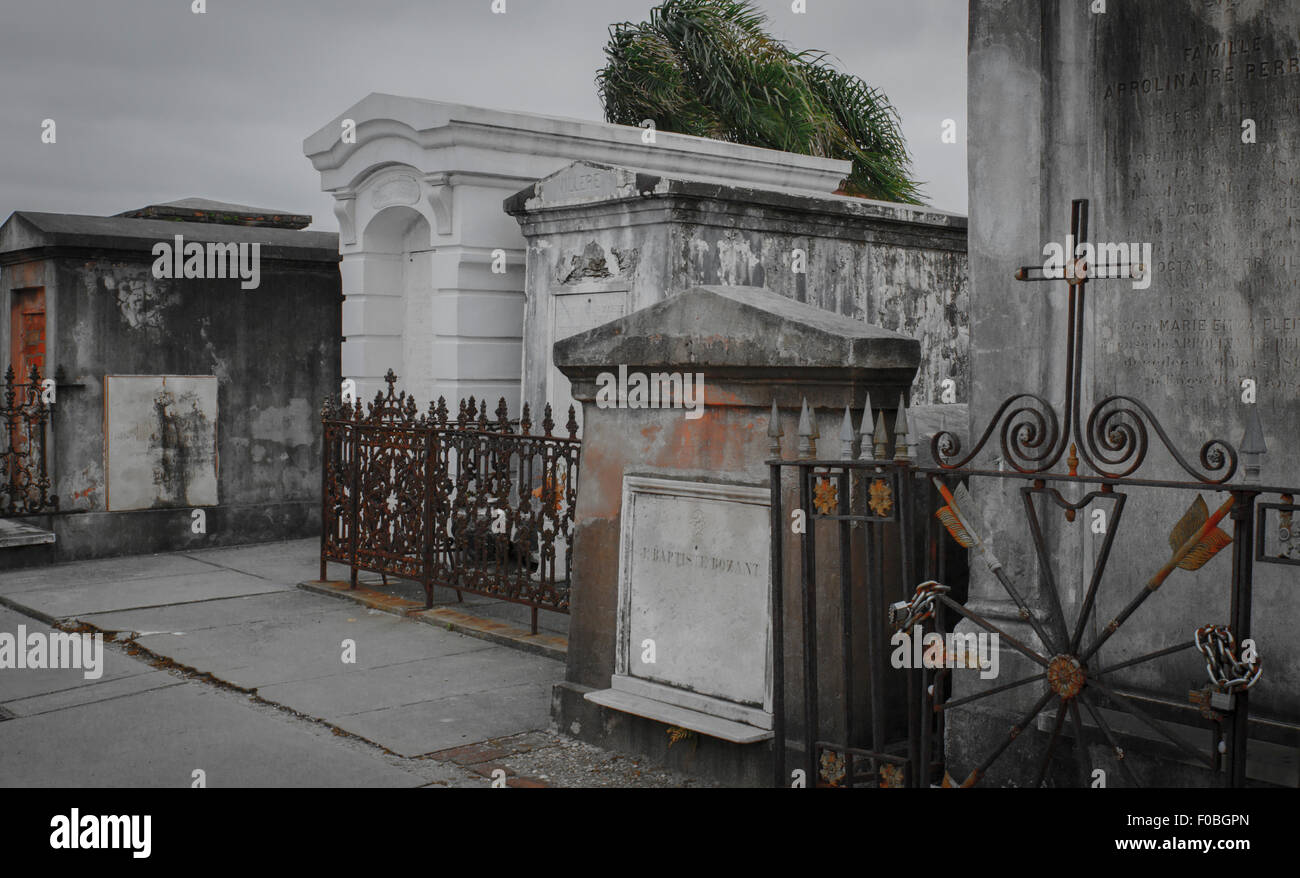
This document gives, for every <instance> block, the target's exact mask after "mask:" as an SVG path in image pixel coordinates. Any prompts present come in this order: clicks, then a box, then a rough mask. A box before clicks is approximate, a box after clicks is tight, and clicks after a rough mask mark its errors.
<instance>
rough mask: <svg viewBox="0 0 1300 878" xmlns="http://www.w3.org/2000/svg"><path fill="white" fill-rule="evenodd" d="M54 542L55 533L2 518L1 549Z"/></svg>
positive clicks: (0, 530)
mask: <svg viewBox="0 0 1300 878" xmlns="http://www.w3.org/2000/svg"><path fill="white" fill-rule="evenodd" d="M52 542H54V531H50V530H44V529H42V528H39V527H36V526H34V525H30V524H24V523H23V522H21V521H14V520H13V519H11V518H0V549H10V548H16V547H18V546H36V545H40V544H42V543H52Z"/></svg>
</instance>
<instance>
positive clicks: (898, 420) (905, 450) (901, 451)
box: [894, 393, 912, 460]
mask: <svg viewBox="0 0 1300 878" xmlns="http://www.w3.org/2000/svg"><path fill="white" fill-rule="evenodd" d="M907 439H908V435H907V394H905V393H903V394H899V397H898V415H897V416H896V417H895V418H894V460H911V459H912V453H911V450H910V449H909V447H908V444H909V443H908V441H907Z"/></svg>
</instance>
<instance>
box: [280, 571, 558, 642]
mask: <svg viewBox="0 0 1300 878" xmlns="http://www.w3.org/2000/svg"><path fill="white" fill-rule="evenodd" d="M298 587H299V588H301V589H302V590H304V591H310V592H314V593H315V594H323V595H326V596H327V597H333V598H342V599H343V600H348V601H353V602H354V603H358V604H361V605H362V606H363V607H368V608H369V609H372V610H378V611H380V612H382V613H391V614H392V615H394V616H402V617H403V618H406V619H411V620H413V621H416V622H423V623H424V624H426V625H433V626H434V627H437V628H446V629H447V630H448V631H455V632H457V633H459V634H465V635H467V636H469V637H477V638H478V639H480V640H488V641H491V642H493V643H499V644H501V645H502V646H509V647H512V648H514V649H521V650H523V651H524V652H531V653H534V654H536V655H540V656H544V657H546V658H550V659H556V660H557V661H564V660H565V658H566V657H567V656H568V654H569V639H568V638H567V637H562V636H560V635H558V634H533V633H531V632H529V631H528V629H526V628H517V627H515V626H514V625H510V624H507V623H505V622H498V621H496V620H493V619H484V618H483V617H482V616H475V615H472V614H470V613H465V612H462V611H460V610H453V609H451V608H450V607H434V608H433V609H432V610H426V609H425V608H424V604H422V603H420V602H419V601H412V600H407V599H406V598H401V597H396V596H394V595H390V594H385V593H383V592H381V591H376V590H374V589H372V588H366V587H365V585H358V586H357V587H356V588H355V589H353V588H349V587H348V583H347V582H342V581H338V580H326V581H324V582H321V581H319V580H307V581H305V582H300V583H298Z"/></svg>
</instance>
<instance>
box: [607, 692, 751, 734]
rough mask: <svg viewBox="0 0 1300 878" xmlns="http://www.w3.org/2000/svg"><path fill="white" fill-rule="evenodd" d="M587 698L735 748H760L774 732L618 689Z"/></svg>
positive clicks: (613, 708)
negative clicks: (726, 742) (748, 746)
mask: <svg viewBox="0 0 1300 878" xmlns="http://www.w3.org/2000/svg"><path fill="white" fill-rule="evenodd" d="M583 698H585V699H587V700H588V701H590V702H592V703H593V704H599V705H600V706H601V707H608V708H610V709H612V710H617V711H621V712H623V713H631V714H634V715H636V716H642V717H645V718H646V719H652V720H657V721H658V722H661V723H668V724H669V725H673V726H680V727H681V728H684V729H690V730H691V731H693V732H699V733H700V734H701V735H708V736H709V737H711V738H720V739H722V740H724V741H730V742H731V743H733V744H757V743H759V742H760V741H767V740H770V739H771V738H772V732H770V731H766V730H764V729H759V728H755V727H754V726H750V725H745V724H744V723H737V722H732V721H731V720H726V719H721V718H719V717H716V716H710V715H709V714H707V713H700V712H699V711H696V710H689V709H687V708H685V707H678V706H677V705H675V704H667V703H665V702H663V701H656V700H654V699H653V698H646V697H644V696H641V695H633V694H632V693H630V692H621V691H619V690H617V689H600V690H598V691H595V692H588V693H586V694H584V695H583Z"/></svg>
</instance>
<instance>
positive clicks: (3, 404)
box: [0, 366, 59, 517]
mask: <svg viewBox="0 0 1300 878" xmlns="http://www.w3.org/2000/svg"><path fill="white" fill-rule="evenodd" d="M46 390H47V388H46V385H45V383H44V382H43V381H42V380H41V376H40V373H39V372H38V371H37V369H36V367H35V366H32V368H31V371H30V373H29V374H28V376H27V383H25V384H19V383H16V382H15V381H14V370H13V366H10V367H9V368H8V369H6V370H5V389H4V397H3V400H0V420H3V421H4V425H5V442H4V445H3V447H2V448H0V479H3V482H2V483H0V517H14V516H21V515H38V514H41V513H47V512H57V511H58V508H59V498H58V497H56V496H54V495H53V494H51V493H50V473H49V467H48V462H47V457H46V436H47V431H48V428H49V424H50V411H51V404H50V403H48V402H46V400H47V398H48V396H47V393H46Z"/></svg>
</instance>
